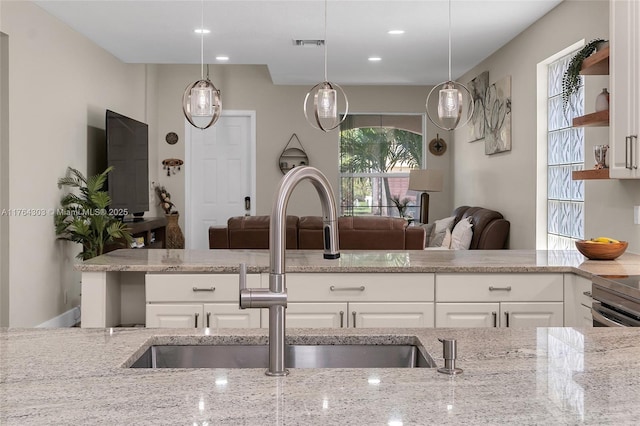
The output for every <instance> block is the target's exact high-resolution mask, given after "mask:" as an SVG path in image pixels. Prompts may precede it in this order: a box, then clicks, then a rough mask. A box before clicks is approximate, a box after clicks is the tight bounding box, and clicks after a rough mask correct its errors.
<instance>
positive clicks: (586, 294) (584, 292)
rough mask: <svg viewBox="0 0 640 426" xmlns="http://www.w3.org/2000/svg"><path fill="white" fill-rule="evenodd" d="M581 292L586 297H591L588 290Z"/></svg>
mask: <svg viewBox="0 0 640 426" xmlns="http://www.w3.org/2000/svg"><path fill="white" fill-rule="evenodd" d="M582 294H584V295H585V296H587V297H593V296H591V292H590V291H583V292H582Z"/></svg>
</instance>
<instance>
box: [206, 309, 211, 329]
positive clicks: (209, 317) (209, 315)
mask: <svg viewBox="0 0 640 426" xmlns="http://www.w3.org/2000/svg"><path fill="white" fill-rule="evenodd" d="M210 320H211V312H207V328H209V321H210Z"/></svg>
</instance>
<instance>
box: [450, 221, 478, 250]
mask: <svg viewBox="0 0 640 426" xmlns="http://www.w3.org/2000/svg"><path fill="white" fill-rule="evenodd" d="M471 238H473V224H472V223H471V218H470V217H467V218H464V219H462V220H461V221H460V222H458V223H457V224H456V226H455V227H454V228H453V231H452V232H451V248H452V249H453V250H469V246H470V245H471Z"/></svg>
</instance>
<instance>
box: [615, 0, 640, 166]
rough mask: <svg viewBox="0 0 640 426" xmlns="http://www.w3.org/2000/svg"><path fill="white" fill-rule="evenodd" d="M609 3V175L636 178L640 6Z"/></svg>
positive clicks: (629, 1)
mask: <svg viewBox="0 0 640 426" xmlns="http://www.w3.org/2000/svg"><path fill="white" fill-rule="evenodd" d="M609 4H610V13H609V19H610V23H609V28H610V52H611V53H610V59H609V61H610V72H611V76H610V85H611V99H612V102H611V104H610V107H609V115H610V128H609V136H610V137H609V167H610V170H609V175H610V176H611V177H612V178H638V177H640V171H639V169H638V166H639V164H638V163H639V155H638V154H639V153H638V148H639V145H638V138H637V136H638V120H639V118H638V113H639V112H640V109H639V108H638V103H639V102H640V100H639V98H640V92H639V90H640V87H639V83H638V78H639V77H640V73H639V69H638V68H639V63H638V61H640V55H639V54H638V49H640V43H639V37H640V33H639V29H638V26H639V24H640V17H639V14H640V6H639V5H638V2H637V1H636V0H617V1H611V2H610V3H609ZM634 136H635V137H634Z"/></svg>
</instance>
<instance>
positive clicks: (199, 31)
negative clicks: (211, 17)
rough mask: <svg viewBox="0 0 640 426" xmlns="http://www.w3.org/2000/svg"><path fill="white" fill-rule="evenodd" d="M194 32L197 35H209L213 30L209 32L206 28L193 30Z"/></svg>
mask: <svg viewBox="0 0 640 426" xmlns="http://www.w3.org/2000/svg"><path fill="white" fill-rule="evenodd" d="M193 32H194V33H196V34H209V33H210V32H211V30H208V29H206V28H196V29H195V30H193Z"/></svg>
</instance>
